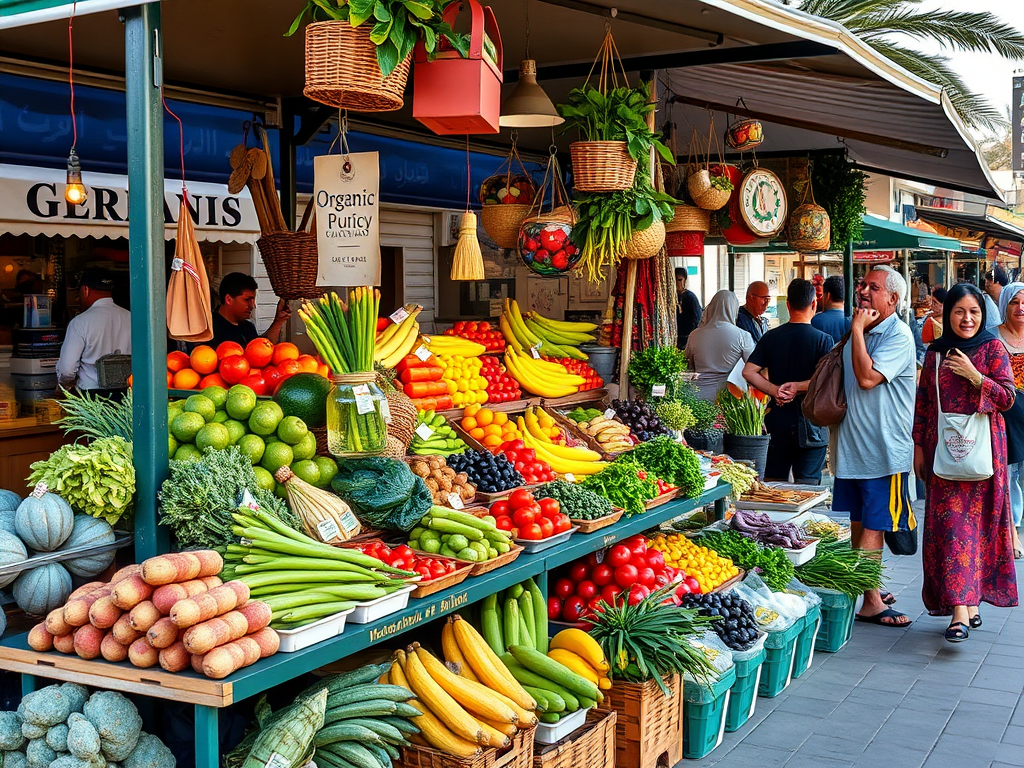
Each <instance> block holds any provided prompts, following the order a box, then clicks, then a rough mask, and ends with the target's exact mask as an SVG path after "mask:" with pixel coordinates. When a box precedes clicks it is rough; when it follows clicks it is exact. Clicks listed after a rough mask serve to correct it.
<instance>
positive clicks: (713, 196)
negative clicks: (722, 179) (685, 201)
mask: <svg viewBox="0 0 1024 768" xmlns="http://www.w3.org/2000/svg"><path fill="white" fill-rule="evenodd" d="M686 188H687V189H688V190H689V192H690V197H691V198H693V202H694V203H696V204H697V207H698V208H703V209H704V210H705V211H717V210H719V209H720V208H722V207H723V206H725V204H726V203H728V202H729V198H730V197H732V190H731V189H719V188H718V187H716V186H714V185H713V184H712V183H711V173H710V172H709V171H708V170H707V169H702V170H700V171H697V172H696V173H694V174H691V176H690V178H688V179H687V180H686Z"/></svg>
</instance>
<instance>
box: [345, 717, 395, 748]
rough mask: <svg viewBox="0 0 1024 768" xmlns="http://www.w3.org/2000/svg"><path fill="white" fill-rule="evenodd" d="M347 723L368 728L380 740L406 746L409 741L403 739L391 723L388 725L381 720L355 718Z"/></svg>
mask: <svg viewBox="0 0 1024 768" xmlns="http://www.w3.org/2000/svg"><path fill="white" fill-rule="evenodd" d="M347 722H348V723H349V725H357V726H362V727H363V728H368V729H369V730H371V731H373V732H374V733H376V734H377V736H379V737H380V739H381V741H386V742H390V743H391V744H398V745H400V746H408V744H409V742H408V741H406V740H405V737H404V736H403V735H402V732H401V731H400V730H398V729H397V728H395V726H393V725H388V724H387V723H385V722H383V721H382V720H370V719H363V718H357V719H355V720H349V721H347Z"/></svg>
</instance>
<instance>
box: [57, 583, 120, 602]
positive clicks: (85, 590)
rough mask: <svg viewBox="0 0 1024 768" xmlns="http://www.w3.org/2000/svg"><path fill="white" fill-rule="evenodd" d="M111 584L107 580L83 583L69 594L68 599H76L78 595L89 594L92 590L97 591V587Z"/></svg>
mask: <svg viewBox="0 0 1024 768" xmlns="http://www.w3.org/2000/svg"><path fill="white" fill-rule="evenodd" d="M110 584H113V582H110ZM110 584H108V583H107V582H105V581H90V582H89V583H88V584H83V585H82V586H80V587H79V588H78V589H76V590H75V591H74V592H72V593H71V594H70V595H68V600H74V599H75V598H76V597H82V596H83V595H88V594H89V593H90V592H95V591H96V590H97V589H100V588H102V587H107V586H110Z"/></svg>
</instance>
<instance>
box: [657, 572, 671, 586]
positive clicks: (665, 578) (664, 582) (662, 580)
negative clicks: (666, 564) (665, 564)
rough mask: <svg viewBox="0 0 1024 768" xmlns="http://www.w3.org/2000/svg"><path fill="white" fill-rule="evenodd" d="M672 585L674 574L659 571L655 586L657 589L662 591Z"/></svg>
mask: <svg viewBox="0 0 1024 768" xmlns="http://www.w3.org/2000/svg"><path fill="white" fill-rule="evenodd" d="M671 583H672V574H671V573H669V572H668V571H667V570H664V571H658V573H657V575H656V576H655V577H654V586H655V587H656V588H657V589H661V588H662V587H667V586H668V585H669V584H671Z"/></svg>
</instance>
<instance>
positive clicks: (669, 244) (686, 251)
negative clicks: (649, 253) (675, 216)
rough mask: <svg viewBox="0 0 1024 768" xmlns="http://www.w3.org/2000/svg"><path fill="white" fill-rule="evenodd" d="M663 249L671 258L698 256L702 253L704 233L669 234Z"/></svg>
mask: <svg viewBox="0 0 1024 768" xmlns="http://www.w3.org/2000/svg"><path fill="white" fill-rule="evenodd" d="M665 248H666V250H667V251H668V255H669V256H670V257H673V258H679V257H686V256H700V255H702V254H703V253H704V232H669V233H668V234H667V235H666V236H665Z"/></svg>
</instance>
